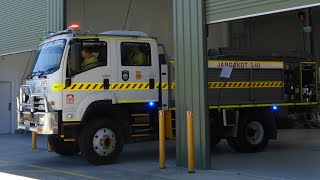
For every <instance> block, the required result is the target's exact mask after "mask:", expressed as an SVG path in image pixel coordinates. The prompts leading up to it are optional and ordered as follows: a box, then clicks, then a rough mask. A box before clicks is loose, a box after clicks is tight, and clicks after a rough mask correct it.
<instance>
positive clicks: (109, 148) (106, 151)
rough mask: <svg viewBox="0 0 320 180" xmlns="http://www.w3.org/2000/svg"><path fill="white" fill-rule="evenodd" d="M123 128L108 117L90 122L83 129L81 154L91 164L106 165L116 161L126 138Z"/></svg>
mask: <svg viewBox="0 0 320 180" xmlns="http://www.w3.org/2000/svg"><path fill="white" fill-rule="evenodd" d="M120 129H121V128H120V127H119V126H118V125H117V124H115V123H112V121H110V120H108V119H103V118H99V119H96V120H94V121H91V122H89V123H88V124H87V125H86V126H85V127H84V128H83V129H82V131H81V135H80V143H79V144H80V151H81V155H82V156H83V157H84V158H85V159H86V160H87V161H88V162H90V163H91V164H94V165H104V164H111V163H114V162H116V160H117V158H118V156H119V154H120V152H121V151H122V148H123V144H124V139H123V136H122V133H121V130H120Z"/></svg>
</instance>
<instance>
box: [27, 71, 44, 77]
mask: <svg viewBox="0 0 320 180" xmlns="http://www.w3.org/2000/svg"><path fill="white" fill-rule="evenodd" d="M43 72H44V71H36V72H31V73H30V74H29V75H28V76H27V79H32V78H33V77H34V76H35V75H37V74H38V73H43Z"/></svg>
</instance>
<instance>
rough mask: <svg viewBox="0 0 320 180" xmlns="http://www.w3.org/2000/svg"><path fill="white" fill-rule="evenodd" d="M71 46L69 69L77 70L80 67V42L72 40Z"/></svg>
mask: <svg viewBox="0 0 320 180" xmlns="http://www.w3.org/2000/svg"><path fill="white" fill-rule="evenodd" d="M70 48H71V70H72V72H77V71H79V70H80V69H81V50H82V44H81V42H77V41H72V42H71V44H70Z"/></svg>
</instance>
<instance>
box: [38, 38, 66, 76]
mask: <svg viewBox="0 0 320 180" xmlns="http://www.w3.org/2000/svg"><path fill="white" fill-rule="evenodd" d="M65 46H66V40H65V39H60V40H55V41H51V42H48V43H45V44H42V45H41V46H39V48H38V49H37V51H36V54H35V62H36V63H35V65H34V68H33V73H37V72H40V73H42V74H50V73H53V72H54V71H56V70H58V69H59V67H60V62H61V58H62V55H63V52H64V49H65Z"/></svg>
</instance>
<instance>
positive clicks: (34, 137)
mask: <svg viewBox="0 0 320 180" xmlns="http://www.w3.org/2000/svg"><path fill="white" fill-rule="evenodd" d="M34 149H37V133H36V132H32V150H34Z"/></svg>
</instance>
